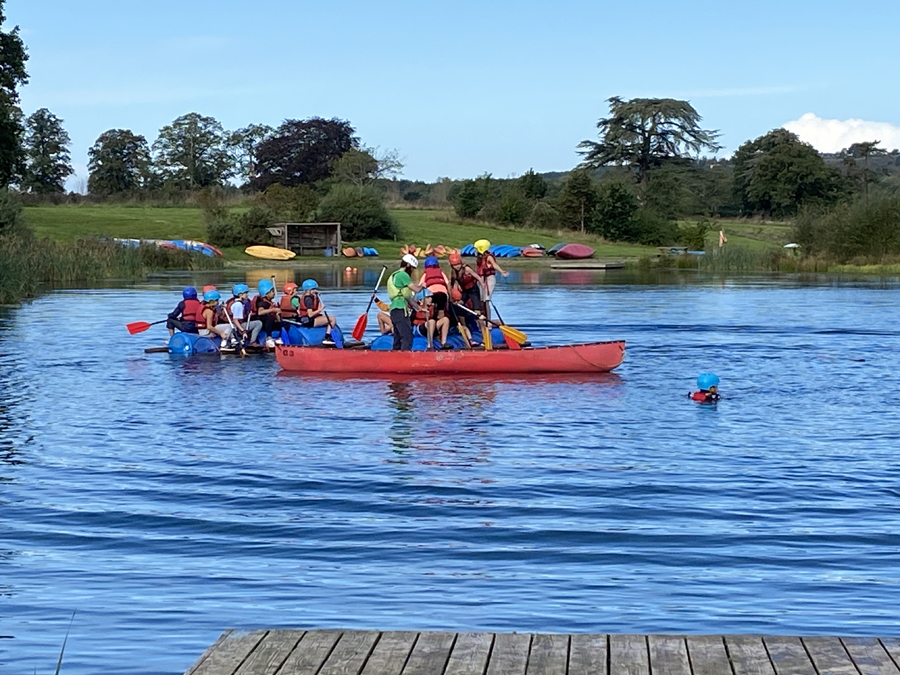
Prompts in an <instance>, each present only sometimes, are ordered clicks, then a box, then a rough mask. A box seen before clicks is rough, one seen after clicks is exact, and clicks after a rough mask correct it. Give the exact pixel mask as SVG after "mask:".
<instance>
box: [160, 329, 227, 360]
mask: <svg viewBox="0 0 900 675" xmlns="http://www.w3.org/2000/svg"><path fill="white" fill-rule="evenodd" d="M218 351H219V348H218V347H217V346H216V342H214V341H213V340H211V339H210V338H208V337H203V336H201V335H196V334H194V333H175V335H173V336H172V337H171V338H170V339H169V353H170V354H183V355H185V356H190V355H191V354H217V353H218Z"/></svg>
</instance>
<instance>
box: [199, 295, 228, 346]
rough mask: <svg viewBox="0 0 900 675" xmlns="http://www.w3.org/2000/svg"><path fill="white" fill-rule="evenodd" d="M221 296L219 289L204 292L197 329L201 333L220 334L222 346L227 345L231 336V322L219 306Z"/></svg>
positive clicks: (208, 334)
mask: <svg viewBox="0 0 900 675" xmlns="http://www.w3.org/2000/svg"><path fill="white" fill-rule="evenodd" d="M221 298H222V296H221V295H219V291H206V293H204V294H203V302H202V303H201V304H200V311H199V312H198V314H197V329H198V330H199V332H200V335H207V336H213V335H217V336H219V337H220V338H222V347H226V346H228V340H229V339H230V338H231V324H230V323H228V319H227V318H225V315H224V314H223V313H222V308H221V307H220V306H219V300H220V299H221Z"/></svg>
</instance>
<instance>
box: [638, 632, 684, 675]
mask: <svg viewBox="0 0 900 675" xmlns="http://www.w3.org/2000/svg"><path fill="white" fill-rule="evenodd" d="M647 647H648V651H649V652H650V672H652V673H665V675H691V663H690V661H688V651H687V644H685V641H684V638H683V637H680V636H675V635H650V636H648V637H647Z"/></svg>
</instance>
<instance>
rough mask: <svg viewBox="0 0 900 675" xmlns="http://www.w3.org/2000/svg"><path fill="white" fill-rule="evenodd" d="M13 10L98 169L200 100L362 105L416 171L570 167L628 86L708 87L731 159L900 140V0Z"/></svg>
mask: <svg viewBox="0 0 900 675" xmlns="http://www.w3.org/2000/svg"><path fill="white" fill-rule="evenodd" d="M6 14H7V21H6V24H5V25H4V29H6V30H8V29H9V27H11V26H12V25H14V24H18V25H19V26H20V28H21V30H22V37H23V39H24V40H25V42H26V45H27V47H28V51H29V55H30V57H31V58H30V60H29V62H28V70H29V74H30V76H31V81H30V83H29V84H28V85H27V86H26V87H25V88H24V89H23V91H22V107H23V109H24V111H25V112H26V114H29V113H31V112H33V111H34V110H36V109H37V108H40V107H46V108H49V109H50V110H51V111H52V112H54V113H55V114H57V115H59V116H60V117H62V118H63V119H64V120H65V126H66V128H67V130H68V131H69V133H70V135H71V137H72V158H73V162H74V163H75V165H76V170H77V171H78V172H79V174H81V176H82V177H83V176H84V175H85V173H86V172H85V169H84V165H85V164H86V162H87V149H88V147H90V145H91V144H92V143H93V142H94V140H95V139H96V138H97V136H99V135H100V134H101V133H102V132H103V131H105V130H107V129H110V128H128V129H131V130H132V131H135V132H136V133H140V134H143V135H144V136H146V137H147V139H148V141H149V142H151V143H152V142H153V140H154V139H155V137H156V134H157V131H158V130H159V128H160V127H161V126H163V125H165V124H167V123H169V122H171V121H172V120H173V119H175V118H176V117H178V116H179V115H182V114H184V113H187V112H192V111H193V112H199V113H201V114H204V115H211V116H213V117H215V118H217V119H218V120H219V121H221V122H222V124H223V125H225V127H226V128H229V129H233V128H238V127H241V126H246V125H247V124H249V123H252V122H260V123H267V124H270V125H273V126H274V125H277V124H278V123H280V122H281V121H282V120H284V119H285V118H293V119H298V118H305V117H309V116H313V115H318V116H323V117H332V116H336V117H340V118H343V119H348V120H350V122H351V123H352V124H353V126H354V127H355V128H356V129H357V133H358V135H359V136H360V137H361V139H362V141H363V142H364V143H365V144H366V145H369V146H378V147H381V148H397V149H398V150H399V151H400V154H401V156H402V157H403V158H404V159H405V164H406V168H405V171H404V175H405V176H406V177H407V178H411V179H422V180H433V179H435V178H437V177H438V176H450V177H454V178H457V177H468V176H475V175H477V174H480V173H483V172H486V171H487V172H491V173H493V174H494V175H495V176H507V175H510V174H521V173H523V172H524V171H527V170H528V169H529V168H530V167H533V168H534V169H535V170H536V171H559V170H566V169H569V168H571V167H572V166H573V165H575V164H576V163H577V162H578V160H579V157H578V155H577V154H576V153H575V146H576V145H577V143H578V142H579V141H580V140H582V139H585V138H593V137H595V133H596V130H595V124H596V121H597V119H598V118H599V117H602V116H603V115H604V114H605V113H606V112H607V108H606V104H605V100H606V99H607V98H609V97H610V96H614V95H618V96H622V97H625V98H631V97H636V96H650V97H676V98H685V99H688V100H690V101H691V102H692V103H693V104H694V106H695V107H696V108H697V110H698V111H699V112H700V114H701V115H703V117H704V125H705V126H706V127H707V128H713V129H720V130H721V132H722V138H721V140H722V143H723V144H724V145H725V147H726V152H724V153H721V154H729V153H730V151H732V150H734V148H736V147H737V146H738V145H740V143H742V142H743V141H745V140H747V139H750V138H755V137H757V136H759V135H762V134H763V133H765V132H766V131H768V130H769V129H772V128H774V127H778V126H781V125H784V124H787V123H792V122H793V123H794V125H795V126H794V127H791V128H792V129H794V130H795V131H798V133H801V137H804V136H805V137H806V138H807V139H808V140H810V142H813V143H814V144H815V145H817V147H820V149H823V150H829V149H832V148H829V147H826V146H828V145H829V144H832V145H833V144H835V143H842V142H843V143H844V145H843V146H842V147H846V145H847V144H848V143H845V141H846V138H848V137H854V138H855V136H853V134H856V136H860V135H861V136H865V135H866V134H871V133H876V132H877V133H879V134H880V135H881V136H884V137H885V138H884V139H882V140H885V144H886V145H888V147H895V146H900V88H898V87H897V86H896V82H897V81H898V79H900V68H898V66H900V52H898V50H897V37H896V31H897V29H898V28H900V2H897V0H878V1H876V0H857V1H856V2H853V3H848V2H835V1H831V0H819V1H817V2H805V1H792V0H781V1H780V2H772V1H769V0H762V1H756V2H748V3H728V2H721V1H719V2H707V1H700V0H682V2H672V1H671V0H669V1H667V2H659V1H656V0H643V1H641V0H632V1H631V2H622V1H621V0H620V1H619V2H606V1H603V0H595V1H594V2H581V1H575V0H558V1H556V2H533V1H530V0H518V1H516V2H512V1H506V0H502V1H495V2H488V1H486V0H483V1H481V2H470V1H469V0H462V1H457V2H452V3H450V2H431V3H426V2H378V1H376V0H370V1H368V2H357V1H355V0H354V1H343V2H340V1H338V2H330V3H329V2H314V3H313V2H301V1H296V2H291V1H287V0H256V1H255V2H252V3H251V2H236V1H234V0H217V1H215V2H213V1H211V0H180V1H178V2H176V1H173V0H153V1H152V2H140V3H138V2H123V1H122V0H119V1H116V2H114V1H112V0H80V2H77V3H73V2H71V1H68V2H62V1H61V0H6ZM807 113H812V116H809V115H807V117H806V118H803V119H802V120H801V117H802V116H803V115H805V114H807ZM804 120H805V121H804ZM869 123H881V124H882V126H880V127H872V126H867V125H869ZM894 132H896V134H895V135H893V136H892V134H894ZM848 133H849V136H848ZM859 140H864V139H862V138H860V139H859ZM893 140H896V142H893V143H892V141H893ZM73 183H74V182H70V187H71V186H73Z"/></svg>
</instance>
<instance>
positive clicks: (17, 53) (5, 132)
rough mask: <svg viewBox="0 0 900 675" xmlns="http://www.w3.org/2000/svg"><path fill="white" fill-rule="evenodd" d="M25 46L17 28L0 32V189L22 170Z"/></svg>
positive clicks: (0, 9) (0, 4)
mask: <svg viewBox="0 0 900 675" xmlns="http://www.w3.org/2000/svg"><path fill="white" fill-rule="evenodd" d="M3 2H4V0H0V25H2V24H3V22H4V20H5V17H4V15H3ZM27 60H28V54H26V53H25V44H24V43H23V42H22V38H20V37H19V27H18V26H16V27H15V28H13V29H12V30H11V31H9V32H5V31H2V30H0V187H8V186H9V184H10V183H12V182H14V181H15V180H16V179H17V178H18V177H19V176H21V172H22V170H23V168H24V159H25V155H24V152H23V150H22V136H23V134H24V131H25V130H24V128H23V126H22V111H21V110H19V93H18V87H19V86H20V85H23V84H25V83H26V82H28V73H27V71H26V70H25V62H26V61H27Z"/></svg>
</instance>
